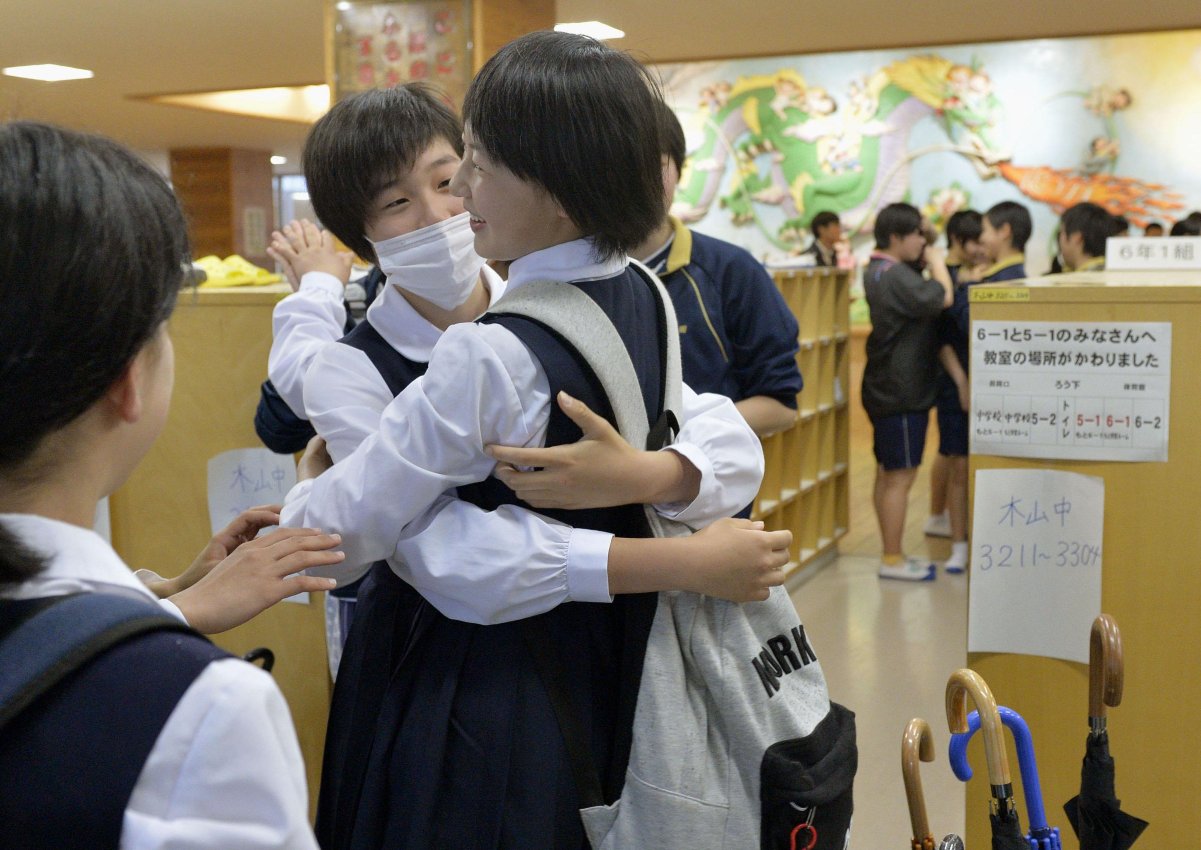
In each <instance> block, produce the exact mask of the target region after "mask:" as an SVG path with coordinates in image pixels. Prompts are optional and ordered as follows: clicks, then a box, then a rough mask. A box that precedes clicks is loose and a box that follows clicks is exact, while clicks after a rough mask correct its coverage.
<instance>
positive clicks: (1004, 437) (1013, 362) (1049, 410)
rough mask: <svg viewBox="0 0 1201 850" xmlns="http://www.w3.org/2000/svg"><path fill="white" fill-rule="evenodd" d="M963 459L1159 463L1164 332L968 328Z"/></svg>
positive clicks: (1156, 325) (1167, 383) (1078, 326)
mask: <svg viewBox="0 0 1201 850" xmlns="http://www.w3.org/2000/svg"><path fill="white" fill-rule="evenodd" d="M971 352H972V373H971V374H972V381H971V386H972V411H971V450H972V453H973V454H993V455H1007V456H1010V457H1038V458H1064V459H1071V460H1114V461H1166V460H1167V459H1168V415H1169V404H1168V402H1169V401H1170V399H1171V384H1172V325H1171V323H1170V322H996V321H987V322H985V321H974V322H972V331H971Z"/></svg>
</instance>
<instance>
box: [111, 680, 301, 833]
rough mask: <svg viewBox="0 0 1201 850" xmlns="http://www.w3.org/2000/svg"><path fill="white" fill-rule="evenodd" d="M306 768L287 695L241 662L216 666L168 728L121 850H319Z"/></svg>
mask: <svg viewBox="0 0 1201 850" xmlns="http://www.w3.org/2000/svg"><path fill="white" fill-rule="evenodd" d="M307 798H308V794H307V791H306V787H305V774H304V763H303V761H302V759H301V755H300V746H299V745H298V744H297V742H296V732H295V730H294V729H293V727H292V719H291V717H290V715H289V714H288V707H287V704H286V703H285V702H284V698H283V695H282V694H280V692H279V688H278V687H276V685H275V682H274V681H273V680H272V679H271V677H270V676H269V675H267V674H266V673H264V672H263V671H262V670H259V669H257V668H255V667H253V666H252V665H249V664H246V663H245V662H242V661H240V660H237V659H232V658H231V659H223V660H220V661H214V662H213V663H212V664H209V665H208V667H206V668H205V670H204V672H203V673H201V674H200V675H199V676H198V677H197V678H196V681H195V682H193V683H192V685H191V687H190V688H188V690H187V691H186V692H185V693H184V695H183V697H182V698H181V699H180V701H179V703H178V705H176V707H175V710H174V711H173V712H172V713H171V716H170V717H169V718H168V719H167V722H166V724H165V725H164V726H163V730H162V732H161V733H160V734H159V737H158V740H157V741H156V742H155V745H154V749H152V750H151V751H150V756H149V758H147V760H146V764H145V766H144V767H143V768H142V773H141V775H140V776H139V777H138V781H137V784H136V785H135V786H134V790H133V794H132V795H131V796H130V799H129V805H128V806H127V807H126V809H125V818H124V823H123V828H122V832H121V848H122V850H151V848H166V847H169V848H172V850H202V848H203V850H211V848H214V847H223V848H226V847H227V848H239V850H258V848H262V850H277V848H288V849H289V850H292V848H296V850H309V848H316V847H317V841H316V839H315V838H314V836H313V831H312V829H311V828H310V827H309V820H308V802H307Z"/></svg>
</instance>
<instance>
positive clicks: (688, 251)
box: [663, 215, 692, 274]
mask: <svg viewBox="0 0 1201 850" xmlns="http://www.w3.org/2000/svg"><path fill="white" fill-rule="evenodd" d="M669 218H670V219H671V229H672V237H671V239H672V242H671V251H670V252H669V253H668V255H667V265H666V266H664V268H663V273H664V274H671V273H672V272H677V271H679V270H680V269H682V268H684V266H686V265H688V264H689V263H691V262H692V231H691V230H689V229H688V228H687V227H685V226H684V222H682V221H680V220H679V219H678V218H676V217H675V216H674V215H673V216H670V217H669Z"/></svg>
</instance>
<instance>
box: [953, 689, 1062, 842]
mask: <svg viewBox="0 0 1201 850" xmlns="http://www.w3.org/2000/svg"><path fill="white" fill-rule="evenodd" d="M997 713H998V714H1000V715H1001V722H1002V723H1003V724H1005V725H1006V726H1008V727H1009V731H1010V732H1012V733H1013V743H1014V746H1015V748H1016V749H1017V753H1018V767H1019V768H1020V770H1021V772H1022V788H1023V789H1024V790H1025V792H1026V817H1027V818H1029V820H1030V832H1028V833H1027V834H1026V844H1027V845H1028V846H1029V847H1030V848H1031V850H1060V848H1061V847H1062V846H1063V844H1062V842H1060V840H1059V830H1058V829H1057V828H1056V827H1052V826H1047V813H1046V811H1045V810H1044V809H1043V791H1042V785H1041V783H1040V782H1039V780H1038V763H1037V762H1036V761H1035V759H1034V738H1033V736H1032V735H1031V734H1030V727H1029V726H1027V725H1026V721H1025V720H1023V719H1022V716H1021V715H1020V714H1018V713H1017V712H1016V711H1014V710H1013V709H1011V708H1006V707H1005V706H1003V705H1001V706H997ZM967 725H968V731H967V732H966V733H963V734H959V735H952V736H951V746H950V752H949V755H950V761H951V770H952V771H954V773H955V776H956V778H958V779H959V780H960V781H961V782H967V781H968V780H969V779H971V778H972V768H971V766H970V765H969V764H968V763H967V744H968V741H969V740H970V739H971V737H972V735H973V734H975V732H976V730H977V729H979V728H980V714H979V712H975V711H973V712H972V713H971V714H969V715H968V718H967Z"/></svg>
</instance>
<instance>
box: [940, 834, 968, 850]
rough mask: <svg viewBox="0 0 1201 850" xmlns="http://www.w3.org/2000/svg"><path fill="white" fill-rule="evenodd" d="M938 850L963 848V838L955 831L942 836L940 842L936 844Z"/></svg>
mask: <svg viewBox="0 0 1201 850" xmlns="http://www.w3.org/2000/svg"><path fill="white" fill-rule="evenodd" d="M938 850H963V839H962V838H960V837H959V836H958V835H956V834H955V833H953V832H952V833H951V834H949V835H946V836H943V839H942V843H941V844H939V845H938Z"/></svg>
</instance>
